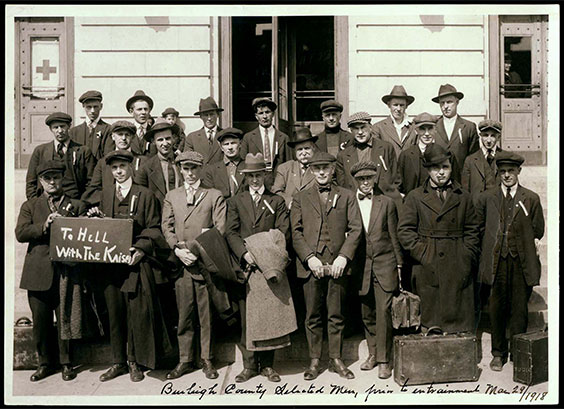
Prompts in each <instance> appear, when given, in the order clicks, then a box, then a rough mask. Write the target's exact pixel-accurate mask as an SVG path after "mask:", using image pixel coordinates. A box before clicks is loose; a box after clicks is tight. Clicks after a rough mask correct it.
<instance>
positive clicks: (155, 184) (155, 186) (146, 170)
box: [134, 155, 182, 208]
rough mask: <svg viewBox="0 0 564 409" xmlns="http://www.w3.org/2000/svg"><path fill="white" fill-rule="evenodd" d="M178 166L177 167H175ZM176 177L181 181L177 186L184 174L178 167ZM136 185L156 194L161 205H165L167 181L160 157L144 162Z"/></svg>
mask: <svg viewBox="0 0 564 409" xmlns="http://www.w3.org/2000/svg"><path fill="white" fill-rule="evenodd" d="M174 166H176V165H174ZM176 175H177V177H178V179H179V180H177V181H176V184H177V185H181V184H182V183H181V182H182V174H181V173H180V170H179V169H178V167H177V172H176ZM134 180H135V183H136V184H138V185H141V186H145V187H147V188H149V189H150V190H151V192H153V193H154V194H155V197H156V198H157V200H158V201H159V204H160V205H161V208H162V205H163V201H164V198H165V196H166V194H167V189H166V179H165V176H164V174H163V168H162V166H161V160H160V159H159V156H158V155H155V156H153V157H151V158H149V159H147V160H144V163H143V165H142V166H141V168H140V169H139V170H138V171H137V172H135V179H134Z"/></svg>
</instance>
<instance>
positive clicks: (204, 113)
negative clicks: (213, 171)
mask: <svg viewBox="0 0 564 409" xmlns="http://www.w3.org/2000/svg"><path fill="white" fill-rule="evenodd" d="M221 112H223V108H220V107H219V106H218V105H217V102H215V100H214V99H213V98H212V97H207V98H205V99H200V105H199V109H198V112H195V113H194V115H198V116H199V117H200V119H201V120H202V123H203V126H202V128H200V129H198V130H197V131H194V132H190V133H189V134H188V135H187V136H186V142H185V144H184V151H185V152H186V151H196V152H199V153H201V154H202V155H203V156H204V166H205V165H207V164H209V163H215V162H217V161H219V160H221V158H222V156H223V152H222V151H221V148H220V146H219V142H218V140H217V135H218V133H219V132H220V131H221V127H220V126H219V125H218V120H219V114H220V113H221Z"/></svg>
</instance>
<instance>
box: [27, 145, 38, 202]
mask: <svg viewBox="0 0 564 409" xmlns="http://www.w3.org/2000/svg"><path fill="white" fill-rule="evenodd" d="M40 161H41V153H40V152H39V149H37V148H36V149H34V150H33V153H32V154H31V159H30V160H29V166H28V167H27V173H26V176H25V196H26V198H27V199H31V198H32V197H36V196H37V185H38V183H39V180H38V178H37V167H38V166H39V162H40Z"/></svg>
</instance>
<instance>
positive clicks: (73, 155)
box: [72, 151, 76, 165]
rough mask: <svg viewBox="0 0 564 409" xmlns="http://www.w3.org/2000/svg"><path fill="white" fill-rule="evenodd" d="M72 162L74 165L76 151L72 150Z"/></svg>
mask: <svg viewBox="0 0 564 409" xmlns="http://www.w3.org/2000/svg"><path fill="white" fill-rule="evenodd" d="M72 164H73V165H76V151H72Z"/></svg>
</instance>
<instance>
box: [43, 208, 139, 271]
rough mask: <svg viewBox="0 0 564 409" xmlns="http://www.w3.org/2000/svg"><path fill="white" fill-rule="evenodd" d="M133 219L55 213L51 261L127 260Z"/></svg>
mask: <svg viewBox="0 0 564 409" xmlns="http://www.w3.org/2000/svg"><path fill="white" fill-rule="evenodd" d="M132 237H133V220H127V219H111V218H103V219H100V218H92V219H90V218H84V217H57V218H56V219H55V220H53V223H52V224H51V242H50V248H49V257H50V258H51V260H53V261H73V262H83V263H128V262H129V260H130V258H131V252H130V251H129V249H130V247H131V240H132Z"/></svg>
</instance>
